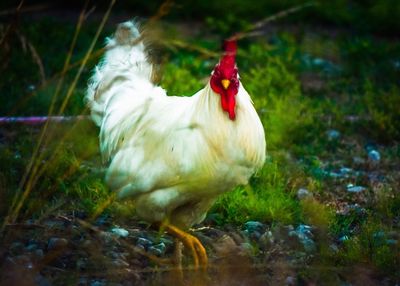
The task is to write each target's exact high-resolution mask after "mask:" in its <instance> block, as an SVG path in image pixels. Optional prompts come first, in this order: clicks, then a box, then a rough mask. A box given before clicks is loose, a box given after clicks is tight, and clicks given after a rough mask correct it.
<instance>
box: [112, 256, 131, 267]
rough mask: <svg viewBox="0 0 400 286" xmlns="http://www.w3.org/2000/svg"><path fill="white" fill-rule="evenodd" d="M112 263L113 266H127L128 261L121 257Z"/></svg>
mask: <svg viewBox="0 0 400 286" xmlns="http://www.w3.org/2000/svg"><path fill="white" fill-rule="evenodd" d="M112 263H113V265H114V266H116V267H118V268H120V267H129V263H128V262H126V261H125V260H123V259H121V258H118V259H115V260H113V262H112Z"/></svg>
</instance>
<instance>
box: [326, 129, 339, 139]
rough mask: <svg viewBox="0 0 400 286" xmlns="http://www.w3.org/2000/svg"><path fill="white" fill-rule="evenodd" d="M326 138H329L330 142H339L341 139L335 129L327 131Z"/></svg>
mask: <svg viewBox="0 0 400 286" xmlns="http://www.w3.org/2000/svg"><path fill="white" fill-rule="evenodd" d="M326 136H327V137H328V139H329V140H331V141H332V140H337V139H339V138H340V132H339V131H337V130H335V129H329V130H328V131H326Z"/></svg>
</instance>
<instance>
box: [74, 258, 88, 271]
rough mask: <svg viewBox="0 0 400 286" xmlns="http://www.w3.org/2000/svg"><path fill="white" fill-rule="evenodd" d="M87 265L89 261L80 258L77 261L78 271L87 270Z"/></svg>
mask: <svg viewBox="0 0 400 286" xmlns="http://www.w3.org/2000/svg"><path fill="white" fill-rule="evenodd" d="M86 265H87V259H86V258H79V259H78V260H77V261H76V269H77V270H85V269H86Z"/></svg>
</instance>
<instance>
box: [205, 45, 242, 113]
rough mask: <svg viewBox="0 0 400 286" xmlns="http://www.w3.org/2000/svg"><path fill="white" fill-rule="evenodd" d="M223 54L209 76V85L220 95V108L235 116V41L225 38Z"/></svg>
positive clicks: (236, 87)
mask: <svg viewBox="0 0 400 286" xmlns="http://www.w3.org/2000/svg"><path fill="white" fill-rule="evenodd" d="M223 49H224V54H223V56H222V58H221V60H220V61H219V63H218V64H217V65H216V66H215V68H214V71H213V73H212V76H211V80H210V85H211V88H212V90H213V91H214V92H215V93H218V94H219V95H220V96H221V105H222V109H223V110H224V111H226V112H228V114H229V118H230V119H231V120H234V119H235V117H236V114H235V106H236V99H235V97H236V95H237V93H238V90H239V78H238V69H237V67H236V62H235V57H236V49H237V45H236V41H235V40H227V41H225V42H224V45H223Z"/></svg>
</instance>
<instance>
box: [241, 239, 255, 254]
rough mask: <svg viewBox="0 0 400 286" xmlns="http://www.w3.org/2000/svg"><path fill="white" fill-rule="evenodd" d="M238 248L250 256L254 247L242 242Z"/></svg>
mask: <svg viewBox="0 0 400 286" xmlns="http://www.w3.org/2000/svg"><path fill="white" fill-rule="evenodd" d="M240 248H241V249H242V250H244V251H245V252H246V253H247V254H251V253H253V252H254V247H253V246H252V245H251V244H250V243H248V242H242V243H241V244H240Z"/></svg>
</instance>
